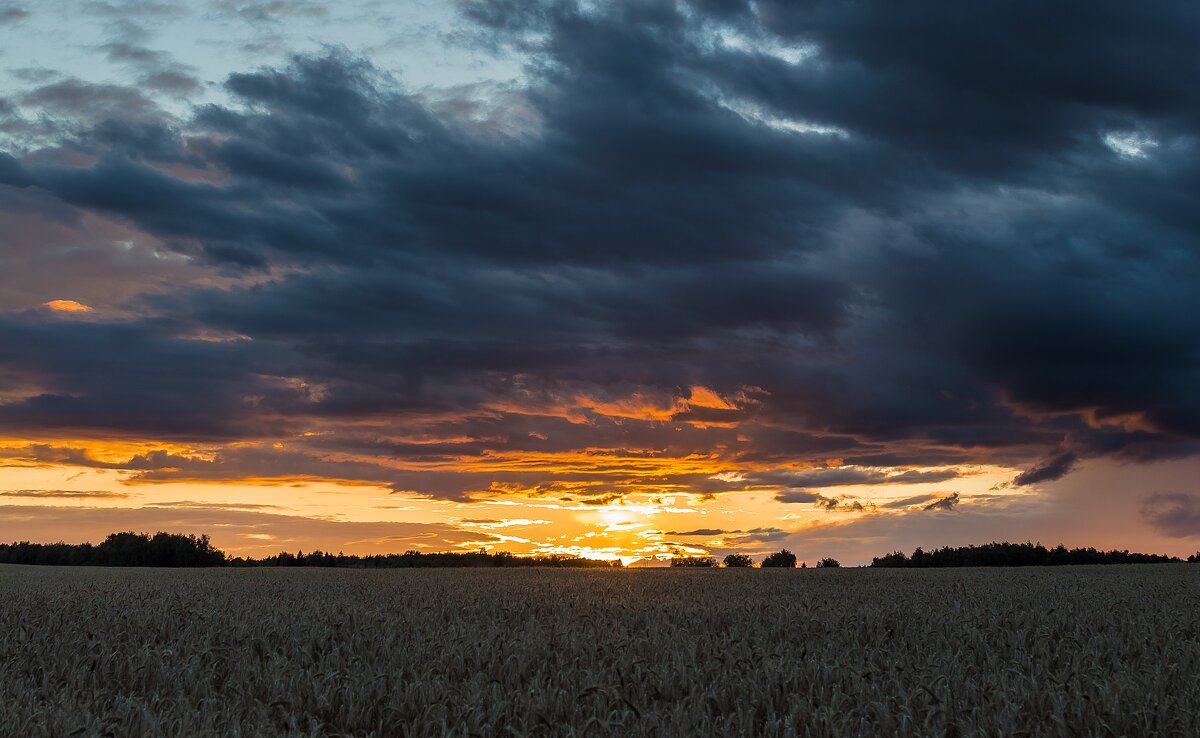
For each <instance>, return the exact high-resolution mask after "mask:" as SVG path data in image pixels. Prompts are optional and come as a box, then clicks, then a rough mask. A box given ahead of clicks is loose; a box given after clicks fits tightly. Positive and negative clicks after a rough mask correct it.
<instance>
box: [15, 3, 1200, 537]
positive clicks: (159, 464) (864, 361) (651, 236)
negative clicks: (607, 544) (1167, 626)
mask: <svg viewBox="0 0 1200 738" xmlns="http://www.w3.org/2000/svg"><path fill="white" fill-rule="evenodd" d="M314 7H315V6H314ZM6 12H9V17H7V18H6V19H7V20H8V21H9V22H16V21H19V20H20V16H19V15H18V14H17V11H16V10H15V9H13V10H10V11H6ZM464 15H465V18H466V19H467V21H469V23H470V25H469V26H468V30H469V32H470V33H471V34H476V37H477V38H478V39H480V41H481V42H486V44H487V45H489V47H491V48H495V49H497V50H501V51H503V50H507V52H508V53H512V54H519V55H520V56H521V58H523V59H525V63H526V70H525V73H526V80H527V84H526V86H525V87H523V88H519V89H513V88H510V87H501V88H484V89H483V91H482V92H481V91H480V90H470V91H467V90H457V91H455V90H450V91H441V92H439V93H438V94H432V93H431V92H429V91H424V92H412V91H409V90H406V89H405V87H404V86H403V85H402V84H401V83H400V82H399V81H397V80H396V79H394V78H393V77H391V76H389V75H388V74H387V73H385V72H383V71H382V70H380V69H378V68H376V67H375V66H374V65H373V64H372V62H371V60H370V59H369V58H364V57H362V56H358V55H354V54H351V53H349V52H347V51H345V50H341V49H337V48H330V49H327V50H326V51H325V52H324V53H321V54H318V55H302V56H296V57H294V58H293V59H292V61H291V62H290V63H289V64H287V65H285V66H279V67H267V68H260V69H253V70H246V71H243V72H239V73H236V74H233V75H230V76H229V77H228V78H227V79H226V80H225V81H224V83H223V97H222V99H221V101H220V102H216V103H210V104H205V105H202V106H197V107H195V108H193V109H192V110H191V111H190V113H189V114H188V115H187V116H185V117H182V118H181V117H179V116H175V115H169V114H167V113H165V112H163V107H161V106H160V105H159V104H158V102H156V97H155V96H156V95H166V94H170V95H174V96H180V95H182V96H185V97H186V96H187V95H188V94H189V92H190V91H191V90H192V89H193V88H194V86H195V85H196V84H198V83H197V82H196V81H195V80H194V79H193V78H192V77H190V76H189V75H188V71H187V69H186V68H185V67H183V66H180V65H178V64H176V63H174V62H173V61H172V60H170V59H165V58H162V57H160V56H158V55H155V54H153V53H150V52H149V51H148V50H146V49H144V48H143V47H141V46H138V45H137V37H136V34H133V35H129V34H127V35H126V37H114V40H113V42H112V43H111V44H110V45H108V46H107V47H106V53H107V54H108V55H109V56H110V57H111V58H113V59H116V60H118V61H120V62H121V63H125V64H128V65H129V67H130V69H131V70H133V71H132V72H131V74H136V75H138V76H137V79H138V80H140V82H139V83H138V84H136V85H134V84H130V85H126V86H123V85H118V84H109V85H94V84H88V83H85V82H82V81H79V80H73V79H57V78H56V79H54V80H52V81H47V82H45V83H34V84H32V85H31V87H30V88H29V89H26V90H23V91H21V92H20V94H19V95H16V96H14V99H16V102H17V103H19V105H20V106H21V107H22V108H23V109H29V108H36V109H38V110H39V111H40V112H41V113H42V118H41V124H42V125H45V126H46V128H45V130H43V131H42V132H41V133H39V136H40V137H39V138H37V139H36V140H37V141H39V142H41V143H39V144H38V145H37V146H31V147H29V148H27V149H26V150H22V151H15V150H14V151H12V152H9V153H8V154H3V155H0V218H3V222H4V227H3V229H2V230H3V234H2V235H0V254H2V255H3V258H4V259H5V260H7V261H9V262H10V263H11V264H17V265H22V267H21V268H22V269H23V270H27V271H26V273H27V274H28V275H30V281H29V282H28V283H27V284H25V285H22V286H21V287H20V290H19V291H18V293H19V294H22V295H24V294H28V295H29V298H28V301H27V302H25V303H22V304H10V305H7V306H5V308H6V309H5V310H4V312H2V313H0V432H2V433H3V434H4V435H8V436H13V437H23V438H29V439H34V440H37V441H38V442H39V443H40V445H38V446H36V447H35V446H29V447H27V448H25V449H24V450H20V451H13V452H11V453H10V454H9V455H10V456H12V457H15V458H20V459H23V460H24V461H26V462H29V461H30V460H36V459H37V458H38V457H39V455H41V457H44V458H45V457H53V458H58V459H60V462H59V463H72V464H78V465H83V466H96V467H99V468H121V469H126V470H130V471H131V473H132V475H133V476H132V478H131V481H141V482H156V481H158V482H161V481H169V480H181V479H187V480H203V481H220V480H240V479H254V480H263V479H267V480H287V479H310V478H311V479H332V480H338V481H345V482H347V483H370V484H381V485H385V486H389V487H391V488H392V489H393V490H395V491H397V492H408V493H414V494H419V495H425V496H430V497H438V498H447V499H456V500H463V499H477V498H479V497H481V496H487V495H496V494H524V495H530V496H557V497H565V498H569V499H575V498H591V499H594V500H595V499H601V500H604V499H608V500H611V499H618V498H619V497H621V496H624V495H628V494H634V493H645V494H664V493H677V492H691V493H695V494H697V495H714V494H721V493H726V492H737V491H746V490H759V491H766V492H769V493H771V494H773V495H775V497H776V499H779V500H781V501H784V502H799V503H811V504H813V505H814V506H816V507H817V508H827V509H835V508H839V509H845V508H846V507H849V506H853V505H855V504H858V505H859V508H858V509H860V510H861V509H863V507H862V505H861V504H860V503H858V502H856V501H849V500H847V499H844V498H841V497H830V496H824V495H822V494H819V493H817V492H815V491H813V490H817V489H825V488H829V487H838V486H848V485H881V484H899V483H923V482H942V481H948V480H952V479H954V478H955V477H956V476H958V475H959V474H960V472H959V469H960V468H961V467H963V466H969V465H978V464H995V465H1000V466H1007V467H1012V468H1013V469H1017V470H1019V469H1023V470H1024V471H1023V472H1022V473H1020V475H1019V476H1017V477H1016V479H1015V483H1016V484H1017V485H1025V484H1035V483H1040V482H1048V481H1052V480H1054V479H1057V478H1059V477H1062V476H1063V475H1065V474H1067V473H1069V472H1070V470H1071V468H1072V467H1073V466H1074V464H1075V463H1076V461H1077V460H1079V459H1086V458H1089V457H1097V456H1109V457H1117V458H1121V459H1130V460H1149V459H1156V458H1164V457H1177V456H1185V455H1190V454H1193V453H1194V452H1195V451H1196V448H1197V446H1196V442H1197V437H1198V436H1200V400H1198V399H1197V398H1198V397H1200V396H1198V395H1197V393H1196V392H1195V391H1194V388H1195V387H1196V386H1197V382H1198V380H1200V353H1198V346H1200V341H1198V339H1200V335H1198V332H1200V323H1197V321H1196V320H1195V319H1194V316H1195V315H1196V314H1197V311H1198V310H1200V304H1198V303H1200V292H1198V291H1197V290H1196V289H1195V284H1196V281H1197V277H1200V261H1198V255H1200V248H1198V247H1200V243H1198V239H1197V228H1198V227H1200V223H1198V222H1197V216H1196V214H1197V213H1200V203H1197V202H1196V201H1195V200H1196V194H1195V193H1196V192H1197V191H1198V190H1197V188H1196V183H1197V182H1198V181H1200V166H1198V164H1200V157H1198V156H1197V148H1196V147H1197V140H1196V130H1197V122H1198V121H1197V111H1198V110H1200V100H1197V96H1198V95H1200V92H1198V91H1197V88H1196V86H1195V85H1194V84H1193V83H1192V79H1193V76H1194V75H1193V74H1192V72H1194V71H1195V60H1194V53H1193V51H1192V48H1193V46H1194V44H1193V43H1192V39H1193V38H1194V35H1195V32H1196V31H1197V30H1200V29H1198V26H1200V17H1198V16H1197V12H1196V10H1195V9H1194V8H1193V6H1192V5H1191V4H1189V3H1184V2H1175V3H1165V4H1162V5H1160V6H1158V7H1157V9H1156V11H1155V12H1153V13H1150V12H1146V11H1145V10H1144V9H1139V8H1137V7H1135V6H1133V5H1129V4H1123V3H1104V2H1102V3H1092V4H1089V5H1088V6H1087V7H1086V8H1082V9H1081V8H1072V9H1071V10H1070V11H1067V10H1065V9H1055V8H1052V7H1049V6H1046V7H1043V6H1036V5H1018V6H1014V5H1010V4H1001V3H985V4H983V5H973V6H972V8H971V10H970V11H969V12H964V11H963V10H962V9H961V8H949V7H947V6H945V5H944V4H941V3H917V4H915V5H913V4H907V5H906V6H905V7H904V8H899V7H896V6H894V5H893V4H890V3H886V2H882V1H880V2H856V3H826V2H804V3H776V2H770V1H769V0H768V1H761V0H760V2H756V3H753V4H751V3H739V2H699V1H697V2H692V3H677V4H672V3H612V4H601V5H599V6H598V7H592V5H591V4H589V5H588V7H587V8H586V9H585V8H581V7H577V6H575V5H574V4H572V3H559V2H552V3H545V4H530V3H520V4H513V5H512V6H511V7H509V6H508V5H503V4H502V5H497V4H494V3H485V4H484V3H481V4H478V5H473V4H468V5H466V6H464ZM1060 15H1061V17H1059V16H1060ZM1030 29H1038V32H1037V33H1031V32H1030ZM1018 38H1020V39H1022V41H1021V42H1020V43H1017V42H1016V39H1018ZM172 75H174V76H172ZM481 96H482V97H481ZM481 100H482V102H481ZM2 102H3V101H0V103H2ZM2 110H3V107H2V106H0V111H2ZM46 131H49V132H51V133H52V134H53V136H54V137H56V138H54V140H53V143H52V144H46V143H45V140H46V139H45V136H46V135H48V134H47V133H46ZM30 140H31V141H32V140H34V139H30ZM73 244H74V245H73ZM39 264H40V265H43V266H45V265H50V266H52V267H53V269H48V268H47V269H41V268H40V267H39V268H35V266H34V265H39ZM10 273H11V272H10ZM98 286H102V287H98ZM71 302H73V303H74V304H78V305H81V306H86V307H88V308H91V309H90V310H82V309H80V310H69V311H68V310H62V309H56V308H53V307H47V305H51V306H53V305H55V304H58V305H65V304H69V303H71ZM80 438H84V439H96V438H101V439H107V440H109V441H111V442H114V443H132V442H145V441H156V442H162V443H170V444H174V450H170V451H168V450H161V451H156V452H152V453H142V452H139V453H133V452H131V453H129V454H128V455H127V456H126V457H125V458H121V459H112V458H100V457H98V456H96V455H95V454H94V453H91V452H89V451H88V450H86V449H85V448H83V447H82V446H80V445H79V444H78V443H75V442H74V440H73V439H80ZM1014 473H1016V472H1014ZM958 500H959V497H958V496H957V495H956V494H952V493H951V492H946V493H943V494H942V495H941V496H938V497H936V498H932V497H931V498H928V501H927V504H925V505H924V508H923V510H920V511H921V512H923V511H925V510H928V511H938V510H942V511H947V510H952V509H953V508H954V507H955V505H956V504H957V503H958ZM831 503H832V504H831ZM914 504H915V503H914ZM1163 504H1166V503H1163ZM1157 509H1158V508H1155V510H1157ZM1148 514H1154V515H1157V513H1148ZM762 530H766V531H771V530H774V529H769V528H763V529H762ZM733 533H735V534H737V535H742V536H749V535H759V534H760V533H759V532H758V531H754V530H745V531H741V530H739V531H734V532H733ZM680 535H684V534H680ZM760 540H761V539H760Z"/></svg>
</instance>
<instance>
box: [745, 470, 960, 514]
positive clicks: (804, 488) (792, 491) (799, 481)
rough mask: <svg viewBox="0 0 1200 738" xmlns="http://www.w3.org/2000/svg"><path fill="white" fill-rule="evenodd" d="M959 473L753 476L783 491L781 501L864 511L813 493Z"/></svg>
mask: <svg viewBox="0 0 1200 738" xmlns="http://www.w3.org/2000/svg"><path fill="white" fill-rule="evenodd" d="M957 476H958V472H957V471H955V470H953V469H944V470H933V471H919V470H915V469H910V470H908V471H901V472H896V473H888V472H886V471H885V470H882V469H866V468H860V467H850V466H843V467H836V468H833V469H810V470H806V471H798V472H795V471H770V472H761V473H757V474H754V475H752V476H751V477H750V479H751V480H752V481H753V483H755V484H758V485H770V486H774V487H778V488H780V489H781V491H780V492H779V493H777V494H776V495H775V499H776V500H778V501H779V502H812V503H816V504H817V505H818V506H820V507H824V508H825V509H827V510H833V509H839V508H845V507H846V506H847V505H849V506H857V507H855V509H857V510H862V509H863V506H862V505H861V503H857V502H850V501H848V498H843V497H837V498H831V497H824V496H822V495H821V494H819V493H817V492H814V491H813V490H815V489H822V488H827V487H848V486H853V485H879V484H924V483H929V482H944V481H946V480H947V479H954V478H955V477H957Z"/></svg>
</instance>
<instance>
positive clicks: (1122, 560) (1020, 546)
mask: <svg viewBox="0 0 1200 738" xmlns="http://www.w3.org/2000/svg"><path fill="white" fill-rule="evenodd" d="M1187 560H1188V561H1190V562H1197V561H1200V553H1195V554H1193V555H1191V556H1189V557H1187ZM1178 561H1182V559H1180V558H1178V557H1176V556H1164V555H1162V554H1144V553H1130V552H1129V551H1115V550H1114V551H1098V550H1096V549H1094V548H1070V549H1069V548H1067V547H1066V546H1063V545H1061V544H1060V545H1058V546H1055V547H1054V548H1046V547H1045V546H1043V545H1042V544H1040V543H1037V544H1034V543H1007V542H1006V543H988V544H985V545H982V546H960V547H958V548H952V547H950V546H946V547H944V548H939V549H936V550H933V551H923V550H921V549H920V548H918V549H917V550H915V551H913V553H912V556H905V555H904V554H903V553H901V552H900V551H895V552H893V553H890V554H888V555H886V556H878V557H876V558H875V559H874V560H872V561H871V566H873V567H879V568H900V569H927V568H938V567H956V566H1070V565H1073V564H1169V563H1173V562H1178Z"/></svg>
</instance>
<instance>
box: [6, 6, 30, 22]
mask: <svg viewBox="0 0 1200 738" xmlns="http://www.w3.org/2000/svg"><path fill="white" fill-rule="evenodd" d="M28 17H29V11H28V10H26V9H25V8H22V7H19V6H16V5H0V26H7V25H11V24H15V23H20V22H21V21H23V20H25V19H26V18H28Z"/></svg>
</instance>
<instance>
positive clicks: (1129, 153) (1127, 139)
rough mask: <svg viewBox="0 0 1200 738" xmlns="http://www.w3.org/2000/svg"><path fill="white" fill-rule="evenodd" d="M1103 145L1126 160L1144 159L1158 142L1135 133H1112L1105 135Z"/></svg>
mask: <svg viewBox="0 0 1200 738" xmlns="http://www.w3.org/2000/svg"><path fill="white" fill-rule="evenodd" d="M1104 144H1105V145H1106V146H1108V148H1110V149H1112V150H1113V151H1114V152H1116V153H1117V154H1120V155H1121V156H1123V157H1125V158H1127V159H1145V158H1146V157H1147V156H1149V153H1148V149H1153V148H1156V147H1157V146H1158V141H1155V140H1154V139H1152V138H1150V137H1149V136H1146V135H1144V134H1141V133H1137V132H1136V131H1113V132H1110V133H1108V134H1105V136H1104Z"/></svg>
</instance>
